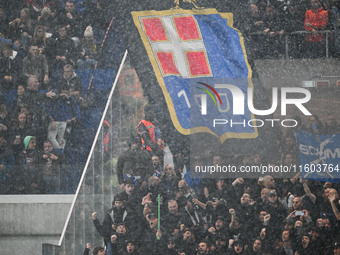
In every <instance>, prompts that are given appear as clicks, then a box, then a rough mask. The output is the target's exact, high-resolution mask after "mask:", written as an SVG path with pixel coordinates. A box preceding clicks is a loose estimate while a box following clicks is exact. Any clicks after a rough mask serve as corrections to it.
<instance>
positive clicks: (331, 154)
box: [296, 131, 340, 182]
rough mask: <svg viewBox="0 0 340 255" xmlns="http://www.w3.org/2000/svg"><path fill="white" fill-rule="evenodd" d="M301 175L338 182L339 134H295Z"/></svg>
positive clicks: (339, 160)
mask: <svg viewBox="0 0 340 255" xmlns="http://www.w3.org/2000/svg"><path fill="white" fill-rule="evenodd" d="M296 137H297V142H298V148H299V155H300V166H299V167H300V170H301V176H302V177H303V178H305V179H310V180H319V181H325V182H340V134H333V135H314V134H310V133H306V132H302V131H298V132H297V134H296Z"/></svg>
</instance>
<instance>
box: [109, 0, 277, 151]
mask: <svg viewBox="0 0 340 255" xmlns="http://www.w3.org/2000/svg"><path fill="white" fill-rule="evenodd" d="M187 2H190V1H186V3H187ZM244 3H246V1H242V4H241V2H240V3H239V2H237V4H236V2H234V1H229V2H225V1H223V3H222V1H215V0H213V1H211V2H209V3H208V2H204V5H205V6H208V5H209V8H207V9H205V8H198V9H197V8H196V9H190V10H185V9H180V8H174V7H175V3H174V1H173V0H164V1H154V0H145V1H118V0H115V1H113V2H108V4H109V5H108V7H107V8H106V11H107V16H110V14H114V16H115V19H114V27H116V28H117V29H118V30H119V32H120V34H121V37H122V39H123V41H124V43H125V46H126V48H127V50H128V53H129V54H128V56H129V63H130V64H131V66H132V67H133V68H135V70H136V72H137V75H138V77H139V79H140V81H141V84H142V87H143V90H144V95H145V96H146V97H147V99H148V101H149V104H151V105H152V106H153V107H154V109H155V114H156V117H157V120H158V123H159V127H160V129H161V131H162V135H163V137H164V139H165V140H166V141H167V144H168V146H169V147H170V150H171V152H172V153H173V154H176V153H177V152H181V153H185V152H188V151H190V145H193V146H194V147H196V145H195V143H196V141H197V142H201V141H202V143H204V145H201V146H199V147H201V148H208V147H210V148H212V147H213V148H215V149H216V150H219V149H221V153H224V154H229V155H230V154H238V153H241V154H252V153H253V152H254V151H257V153H261V154H263V155H269V154H268V152H275V151H276V148H274V147H275V146H276V143H273V142H271V141H273V140H275V139H276V137H275V132H274V131H275V128H271V127H269V125H267V126H265V127H261V129H259V128H256V127H255V126H256V125H253V124H254V123H253V119H254V116H253V115H252V114H251V113H250V111H249V110H248V107H247V103H246V98H247V93H248V90H247V89H248V88H249V87H254V97H253V99H254V100H253V101H254V105H255V106H256V107H257V108H258V109H268V105H269V100H268V98H267V96H266V93H263V92H264V90H263V88H262V86H261V83H260V82H258V80H253V79H252V78H253V76H254V75H253V73H254V70H252V68H251V66H252V64H251V63H252V60H248V59H247V54H246V47H247V46H245V43H244V42H243V38H242V35H241V33H240V32H239V31H238V30H237V29H236V28H234V27H233V22H234V20H233V16H236V17H240V15H238V14H237V13H240V12H241V11H242V10H244V8H243V7H242V6H244ZM181 4H183V2H181ZM187 4H188V3H187ZM231 4H232V6H231ZM197 5H198V6H200V7H201V6H202V4H201V3H199V2H197ZM246 5H247V4H246ZM190 6H191V7H190ZM193 7H194V6H192V5H190V3H189V8H193ZM215 7H217V8H219V10H221V11H219V10H216V9H214V8H215ZM222 11H223V12H222ZM234 14H236V15H234ZM238 23H240V19H238ZM248 61H249V63H250V64H249V63H248ZM221 85H230V86H233V88H234V89H235V88H236V90H237V94H238V95H237V96H235V95H234V94H233V92H232V91H231V89H230V88H225V87H221ZM238 96H239V100H238V102H242V105H243V106H244V112H242V114H239V115H235V114H234V112H235V111H239V110H240V108H239V107H238V106H239V105H236V104H234V99H235V97H238ZM242 100H243V101H244V102H243V101H242ZM204 108H206V109H207V111H206V112H207V114H203V113H204ZM202 115H203V116H202ZM231 118H232V119H233V122H234V123H236V125H230V122H229V123H228V124H227V125H218V126H215V127H214V126H213V120H214V119H224V120H226V119H231ZM258 118H259V117H258V116H257V117H256V119H258ZM243 123H245V125H241V124H243ZM248 123H250V124H249V125H248ZM263 134H265V138H264V136H263ZM240 139H242V140H240ZM193 141H194V142H193ZM241 141H242V142H241Z"/></svg>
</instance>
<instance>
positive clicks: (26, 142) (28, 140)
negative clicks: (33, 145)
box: [24, 135, 32, 150]
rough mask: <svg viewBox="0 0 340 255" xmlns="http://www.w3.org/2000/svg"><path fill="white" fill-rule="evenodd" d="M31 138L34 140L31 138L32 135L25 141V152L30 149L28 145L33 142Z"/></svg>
mask: <svg viewBox="0 0 340 255" xmlns="http://www.w3.org/2000/svg"><path fill="white" fill-rule="evenodd" d="M31 138H32V136H30V135H29V136H26V137H25V139H24V145H25V150H27V147H28V144H29V143H30V141H31Z"/></svg>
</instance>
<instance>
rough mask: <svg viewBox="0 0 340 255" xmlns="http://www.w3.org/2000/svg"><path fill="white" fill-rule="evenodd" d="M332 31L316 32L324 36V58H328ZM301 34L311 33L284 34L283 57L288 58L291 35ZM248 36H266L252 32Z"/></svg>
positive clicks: (295, 32)
mask: <svg viewBox="0 0 340 255" xmlns="http://www.w3.org/2000/svg"><path fill="white" fill-rule="evenodd" d="M332 32H333V31H332V30H320V31H318V34H326V41H325V44H326V49H325V50H326V58H328V57H329V34H330V33H332ZM303 34H312V32H310V31H294V32H291V33H285V34H284V40H285V57H286V58H289V39H290V36H291V35H303ZM250 35H263V36H265V35H266V34H264V33H263V32H253V33H250Z"/></svg>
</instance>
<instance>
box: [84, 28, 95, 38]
mask: <svg viewBox="0 0 340 255" xmlns="http://www.w3.org/2000/svg"><path fill="white" fill-rule="evenodd" d="M84 37H93V31H92V27H91V26H87V27H86V29H85V32H84Z"/></svg>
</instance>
